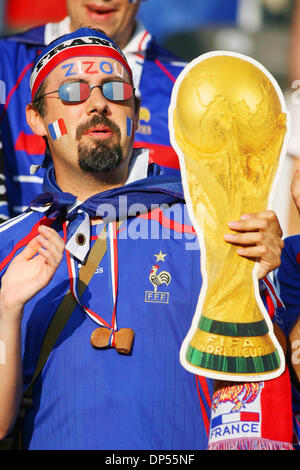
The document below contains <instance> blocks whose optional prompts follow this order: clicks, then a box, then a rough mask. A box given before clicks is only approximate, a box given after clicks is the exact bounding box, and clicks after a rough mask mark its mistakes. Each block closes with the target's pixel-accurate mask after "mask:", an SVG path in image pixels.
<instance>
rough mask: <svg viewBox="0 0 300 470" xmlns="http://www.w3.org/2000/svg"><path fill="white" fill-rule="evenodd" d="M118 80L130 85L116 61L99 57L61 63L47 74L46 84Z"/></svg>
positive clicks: (128, 78) (121, 66) (123, 70)
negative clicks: (78, 80) (82, 80)
mask: <svg viewBox="0 0 300 470" xmlns="http://www.w3.org/2000/svg"><path fill="white" fill-rule="evenodd" d="M106 78H107V79H109V78H112V79H120V80H122V81H125V82H129V83H131V79H130V77H129V75H128V73H127V70H126V69H125V67H124V66H123V65H122V64H121V63H120V62H119V61H118V60H116V59H112V58H109V57H101V56H92V57H89V56H86V57H73V58H71V59H67V60H65V61H63V62H61V63H60V64H59V65H58V66H57V67H55V69H54V70H53V71H52V72H51V73H50V74H49V79H48V80H47V82H48V84H50V86H51V82H52V83H53V82H54V81H55V83H56V84H59V83H62V82H67V81H71V80H72V79H74V80H76V79H85V80H87V81H90V80H92V79H96V80H98V79H99V80H105V79H106Z"/></svg>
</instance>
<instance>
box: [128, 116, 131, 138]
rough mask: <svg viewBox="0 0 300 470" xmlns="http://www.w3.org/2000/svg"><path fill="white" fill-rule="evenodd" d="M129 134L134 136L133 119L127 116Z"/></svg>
mask: <svg viewBox="0 0 300 470" xmlns="http://www.w3.org/2000/svg"><path fill="white" fill-rule="evenodd" d="M127 135H128V137H132V119H130V118H129V117H127Z"/></svg>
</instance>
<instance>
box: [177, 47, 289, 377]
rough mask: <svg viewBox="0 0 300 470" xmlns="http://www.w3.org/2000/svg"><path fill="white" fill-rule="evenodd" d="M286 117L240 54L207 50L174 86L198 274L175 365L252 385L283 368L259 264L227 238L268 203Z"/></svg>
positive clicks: (266, 79)
mask: <svg viewBox="0 0 300 470" xmlns="http://www.w3.org/2000/svg"><path fill="white" fill-rule="evenodd" d="M287 121H288V115H287V111H286V106H285V102H284V99H283V95H282V93H281V90H280V88H279V86H278V85H277V83H276V81H275V80H274V78H273V77H272V76H271V75H270V73H269V72H268V71H267V70H266V69H265V68H264V67H263V66H262V65H260V64H259V63H258V62H256V61H254V60H253V59H251V58H249V57H246V56H244V55H241V54H235V53H231V52H223V51H220V52H211V53H208V54H204V55H202V56H200V57H198V58H197V59H194V60H193V61H192V62H191V63H190V64H189V65H187V67H186V68H185V69H184V70H183V71H182V72H181V74H180V75H179V77H178V78H177V80H176V82H175V85H174V88H173V92H172V97H171V104H170V108H169V130H170V139H171V143H172V146H173V148H174V150H175V151H176V152H177V155H178V157H179V161H180V169H181V174H182V180H183V188H184V194H185V198H186V202H187V207H188V211H189V215H190V217H191V220H192V223H193V225H194V228H195V230H196V232H197V235H198V238H199V243H200V250H201V271H202V276H203V285H202V289H201V292H200V296H199V301H198V305H197V310H196V312H195V315H194V319H193V322H192V325H191V327H190V330H189V332H188V334H187V336H186V338H185V340H184V342H183V344H182V347H181V352H180V360H181V363H182V365H183V366H184V367H185V368H186V369H187V370H189V371H190V372H193V373H195V374H200V375H204V376H207V377H211V378H216V379H221V380H234V381H255V380H267V379H272V378H274V377H277V376H279V375H280V374H281V373H282V372H283V371H284V367H285V361H284V354H283V351H282V349H281V347H280V345H279V343H278V341H277V339H276V337H275V335H274V332H273V326H272V322H271V320H270V318H269V315H268V313H267V311H266V309H265V307H264V305H263V302H262V300H261V297H260V294H259V282H258V279H257V274H256V273H257V269H258V264H257V263H254V262H253V261H252V260H249V259H245V258H243V257H241V256H239V255H238V254H237V252H236V250H237V247H236V246H234V245H231V244H229V243H226V242H225V241H224V234H225V233H228V231H229V229H228V222H229V221H233V220H239V218H240V216H241V215H242V214H245V213H253V212H258V211H263V210H266V209H268V208H270V204H271V192H272V191H273V188H274V182H275V179H277V178H278V169H279V166H280V165H279V164H280V163H281V161H282V158H283V156H284V154H285V148H286V140H287V129H288V125H287ZM275 176H276V178H275ZM271 190H272V191H271Z"/></svg>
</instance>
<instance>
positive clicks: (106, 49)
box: [30, 28, 132, 101]
mask: <svg viewBox="0 0 300 470" xmlns="http://www.w3.org/2000/svg"><path fill="white" fill-rule="evenodd" d="M80 56H94V57H95V56H99V57H110V58H112V59H115V60H117V61H119V62H120V63H121V64H122V65H123V66H124V67H125V69H126V70H127V72H128V74H129V76H130V78H131V79H132V72H131V69H130V67H129V65H128V62H127V60H126V58H125V56H124V54H123V52H122V51H121V49H120V48H119V47H118V46H117V44H116V43H114V42H113V41H112V40H111V39H110V38H109V37H108V36H106V35H105V34H103V33H100V32H98V31H96V30H94V29H90V28H80V29H78V30H77V31H75V32H73V33H71V34H66V35H64V36H61V37H60V38H58V39H56V40H55V41H53V42H52V43H51V44H49V46H47V47H46V48H45V49H43V51H42V53H41V54H40V55H39V56H38V58H37V60H36V63H35V65H34V67H33V71H32V74H31V77H30V89H31V101H33V99H34V96H35V94H36V92H37V91H38V89H39V87H40V86H41V84H42V83H43V81H44V80H45V78H46V77H47V76H48V75H49V73H50V72H52V70H53V69H54V68H55V67H56V66H57V65H59V64H60V63H61V62H63V61H65V60H67V59H70V58H73V57H80Z"/></svg>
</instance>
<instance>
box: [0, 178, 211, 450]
mask: <svg viewBox="0 0 300 470" xmlns="http://www.w3.org/2000/svg"><path fill="white" fill-rule="evenodd" d="M147 180H149V183H147ZM158 180H159V181H161V185H162V186H161V189H159V185H160V182H158ZM168 181H170V180H167V179H166V178H165V177H164V176H159V177H158V178H157V179H155V178H154V179H153V178H146V179H145V180H142V181H141V182H138V183H137V184H135V183H133V184H134V186H132V185H131V184H128V185H127V186H124V187H123V188H122V189H116V190H112V191H110V192H108V193H109V198H110V200H112V199H114V198H116V197H117V195H121V196H126V195H128V197H130V198H131V197H133V198H135V197H136V201H137V202H140V203H141V202H142V203H143V204H146V205H148V204H149V203H150V201H153V200H154V199H153V198H154V196H153V197H152V195H151V191H153V188H154V185H155V188H156V190H155V194H156V195H157V194H160V196H159V198H158V199H156V200H157V201H159V199H161V201H162V202H165V201H166V199H165V198H166V195H168V194H170V196H171V200H173V203H172V204H170V205H169V206H168V207H167V205H166V204H162V205H161V207H156V208H153V210H150V211H146V212H144V213H141V214H140V215H139V216H132V217H129V218H128V219H127V220H124V221H123V222H122V224H121V225H120V227H119V229H118V236H117V259H118V289H117V301H116V316H117V324H118V328H119V329H120V328H132V329H133V330H134V331H135V338H134V343H133V347H132V352H131V354H130V355H122V354H119V353H118V352H117V351H116V350H115V349H114V348H108V349H103V350H98V349H95V348H93V347H92V345H91V343H90V336H91V334H92V332H93V330H95V328H97V327H99V325H98V324H97V323H96V322H95V321H94V320H93V318H92V317H91V316H89V315H87V314H86V313H85V311H84V310H83V308H82V307H81V306H80V305H78V306H77V307H76V308H75V310H74V311H73V313H72V315H71V318H70V320H69V321H68V323H67V325H66V327H65V328H64V330H63V332H62V333H61V335H60V336H59V338H58V340H57V342H56V344H55V347H54V348H53V350H52V352H51V354H50V357H49V359H48V361H47V363H46V365H45V367H44V369H43V372H42V374H41V376H40V377H39V379H38V380H37V382H36V384H35V387H34V396H33V406H32V408H31V409H30V411H29V413H28V414H27V416H26V418H25V424H24V446H25V448H28V449H67V450H68V449H69V450H72V449H120V450H121V449H135V450H137V449H148V450H151V449H153V450H154V449H166V450H170V449H178V450H183V449H191V450H194V449H205V448H206V447H207V442H208V434H207V433H208V427H209V419H210V398H211V394H212V382H211V381H210V380H206V379H204V378H203V377H202V378H199V377H197V376H195V375H194V374H191V373H190V372H187V371H186V370H185V369H184V368H183V367H182V366H181V364H180V361H179V350H180V346H181V344H182V341H183V339H184V337H185V335H186V333H187V331H188V329H189V326H190V324H191V321H192V318H193V315H194V312H195V308H196V304H197V300H198V295H199V291H200V288H201V273H200V252H199V247H198V243H197V238H196V236H195V233H194V230H193V227H192V226H191V223H190V220H189V217H188V215H187V212H186V206H185V204H184V202H183V200H182V197H181V196H180V197H178V198H177V196H176V194H177V189H178V187H179V186H178V184H175V185H173V184H169V183H168V184H165V183H166V182H168ZM143 187H144V191H143V189H142V188H143ZM135 191H136V193H135ZM149 191H150V196H149ZM160 191H161V192H160ZM132 195H133V196H132ZM101 197H102V193H101ZM40 200H42V199H41V198H40ZM130 201H131V202H133V200H130ZM56 203H57V201H56ZM130 206H131V207H132V205H131V204H130ZM47 207H49V206H47ZM81 207H82V206H81ZM42 209H43V208H41V207H40V206H38V207H36V206H33V210H29V211H28V212H26V213H24V214H21V215H19V216H18V217H16V218H14V219H11V220H9V221H8V222H6V223H4V224H3V225H2V226H1V227H0V240H1V244H0V246H1V260H5V258H6V257H7V256H9V254H10V253H11V252H12V250H13V249H14V247H16V246H17V244H18V243H19V242H20V240H23V242H24V243H28V240H29V238H30V237H31V236H33V233H34V230H35V228H36V226H37V224H39V223H40V222H41V220H42V219H44V218H45V213H43V212H41V210H42ZM139 210H140V209H139ZM49 217H50V215H49ZM109 225H110V224H109ZM52 226H53V227H54V228H55V229H56V230H57V231H58V232H59V233H60V234H61V236H64V235H63V228H62V225H61V222H58V221H56V222H54V223H53V225H52ZM101 229H102V226H101V225H95V226H92V228H91V233H90V235H91V244H93V243H94V239H95V238H96V237H97V235H98V234H99V232H100V231H101ZM70 230H71V229H70ZM24 237H26V238H25V239H24ZM20 249H21V245H19V248H18V246H17V249H16V250H15V252H14V253H15V254H17V253H18V252H19V250H20ZM111 257H112V253H111V248H110V244H108V249H107V252H106V254H105V256H104V257H103V259H102V260H101V262H100V264H99V266H98V268H97V269H96V271H95V273H94V275H93V277H92V279H91V281H90V283H89V285H88V288H87V289H86V291H85V292H84V294H83V296H82V298H81V303H82V305H84V306H85V307H87V308H89V309H90V310H91V311H93V312H96V313H97V314H98V315H99V316H100V317H101V318H102V319H103V320H104V321H105V322H107V323H110V322H111V319H112V312H113V306H114V303H113V301H112V293H111V287H110V286H111V276H112V274H111ZM68 262H69V261H68V258H67V256H66V253H65V255H64V257H63V260H62V262H61V264H60V266H59V268H58V270H57V272H56V273H55V275H54V277H53V279H52V280H51V282H50V283H49V285H48V286H47V287H46V288H45V289H43V291H41V292H39V293H38V294H37V295H36V296H35V297H34V298H33V299H31V300H30V301H29V302H28V303H27V304H26V306H25V311H24V317H23V322H22V351H23V373H24V387H25V388H26V385H28V383H29V381H30V378H31V376H32V374H33V371H34V368H35V365H36V362H37V359H38V355H39V350H40V347H41V342H42V338H43V335H44V334H45V331H46V328H47V326H48V324H49V321H50V319H51V318H52V316H53V314H54V312H55V311H56V309H57V307H58V305H59V303H60V302H61V300H62V298H63V297H64V295H65V294H66V293H67V291H68V289H69V288H70V280H69V272H68V267H69V265H68ZM4 264H5V261H4ZM75 264H76V266H75V268H76V269H77V268H78V266H79V265H80V261H79V260H77V259H76V258H75ZM79 267H80V266H79ZM4 270H5V268H4V269H3V270H2V272H1V274H3V272H4ZM154 271H155V273H154ZM162 272H163V273H164V276H163V275H161V276H160V273H162ZM154 274H155V276H154Z"/></svg>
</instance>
